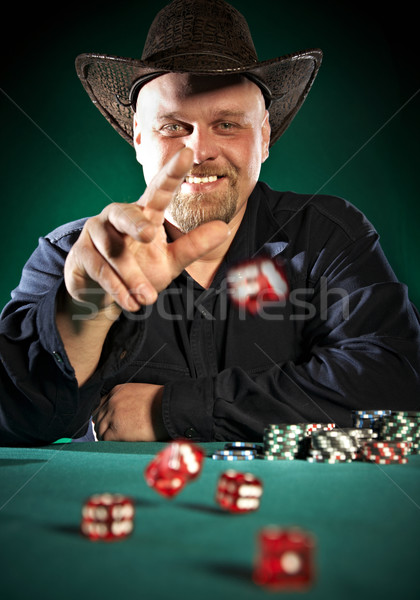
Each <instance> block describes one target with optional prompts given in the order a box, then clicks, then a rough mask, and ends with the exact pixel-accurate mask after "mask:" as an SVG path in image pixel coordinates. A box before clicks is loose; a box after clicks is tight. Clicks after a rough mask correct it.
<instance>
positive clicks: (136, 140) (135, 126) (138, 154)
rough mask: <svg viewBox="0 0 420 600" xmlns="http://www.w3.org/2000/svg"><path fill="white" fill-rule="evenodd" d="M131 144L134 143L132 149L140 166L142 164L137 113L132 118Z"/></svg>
mask: <svg viewBox="0 0 420 600" xmlns="http://www.w3.org/2000/svg"><path fill="white" fill-rule="evenodd" d="M133 143H134V149H135V151H136V157H137V160H138V162H139V163H140V164H142V161H141V151H140V150H141V133H140V125H139V122H138V118H137V113H134V118H133Z"/></svg>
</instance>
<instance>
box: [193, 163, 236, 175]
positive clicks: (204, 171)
mask: <svg viewBox="0 0 420 600" xmlns="http://www.w3.org/2000/svg"><path fill="white" fill-rule="evenodd" d="M214 175H215V176H217V177H231V178H235V177H236V176H237V170H236V169H235V168H234V167H228V166H224V167H219V168H218V167H214V166H211V167H210V166H203V165H201V166H197V167H195V168H194V167H193V168H192V169H191V170H190V171H188V173H187V174H186V177H211V176H214Z"/></svg>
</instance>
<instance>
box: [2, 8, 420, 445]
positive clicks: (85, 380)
mask: <svg viewBox="0 0 420 600" xmlns="http://www.w3.org/2000/svg"><path fill="white" fill-rule="evenodd" d="M212 4H214V6H213V7H212V10H211V11H210V12H211V22H210V21H209V20H208V14H209V2H208V0H206V1H205V2H203V1H192V0H175V1H174V2H172V3H171V4H169V5H168V6H167V7H165V8H164V9H163V10H162V11H161V12H160V13H159V14H158V16H157V17H156V19H155V21H154V22H153V24H152V26H151V28H150V31H149V35H148V38H147V41H146V45H145V49H144V52H143V56H142V59H141V60H133V59H122V58H118V57H108V56H97V55H93V54H88V55H81V56H80V57H78V59H77V61H76V68H77V72H78V74H79V77H80V78H81V81H82V83H83V85H84V86H85V89H86V90H87V92H88V93H89V95H90V97H91V99H92V100H93V101H94V102H95V104H96V106H97V107H98V108H99V110H100V111H101V113H102V114H103V115H104V116H105V117H106V118H107V120H108V121H109V122H110V123H111V124H112V125H113V127H114V128H115V129H116V130H117V131H118V132H119V133H120V134H121V135H122V136H123V137H124V138H125V139H126V140H127V141H129V142H130V143H132V144H133V146H134V148H135V151H136V156H137V159H138V161H139V162H140V163H141V165H142V167H143V171H144V176H145V180H146V183H147V189H146V191H145V192H144V194H143V196H142V197H141V198H140V200H139V201H138V202H137V203H134V204H116V203H114V204H111V205H109V206H107V207H106V208H105V209H104V210H103V211H102V213H101V214H100V215H98V216H96V217H93V218H90V219H83V220H81V221H78V222H76V223H70V224H68V225H65V226H63V227H60V228H59V229H57V230H56V231H55V232H53V233H51V234H50V235H49V236H46V238H44V239H42V240H41V242H40V246H39V247H38V249H37V250H36V251H35V253H34V254H33V256H32V257H31V258H30V260H29V261H28V263H27V265H26V266H25V269H24V272H23V275H22V280H21V283H20V286H19V288H18V289H17V290H15V292H14V295H13V299H12V301H11V302H10V303H9V304H8V305H7V306H6V307H5V309H4V311H3V315H2V324H1V327H2V328H1V338H0V343H1V355H2V369H1V382H2V383H1V386H2V390H1V391H2V393H1V399H0V439H1V443H3V444H28V443H29V444H36V443H46V442H52V441H54V440H55V439H57V438H59V437H63V436H66V437H73V438H79V437H80V436H82V435H84V434H85V432H86V430H87V428H88V425H89V422H90V420H91V418H92V419H93V422H94V424H95V430H96V433H97V436H98V438H99V439H101V440H102V439H103V440H125V441H150V440H156V439H157V440H165V439H170V438H176V437H182V436H183V437H188V438H190V439H192V440H195V441H210V440H229V439H248V440H260V439H261V437H262V433H263V429H264V426H265V425H266V424H268V423H273V422H278V423H279V422H290V423H293V422H301V421H309V422H330V421H334V422H336V423H337V424H339V425H341V426H349V425H351V411H352V410H353V409H360V408H368V409H371V408H397V409H401V410H403V409H409V410H418V408H419V400H418V398H419V391H420V352H419V349H420V343H419V342H420V327H419V317H418V313H417V311H416V309H415V308H414V307H413V306H412V305H411V303H410V301H409V299H408V296H407V293H406V289H405V288H404V286H402V285H401V284H399V283H398V281H397V280H396V278H395V275H394V274H393V273H392V271H391V268H390V266H389V265H388V263H387V261H386V259H385V257H384V256H383V253H382V251H381V249H380V247H379V244H378V236H377V234H376V232H375V231H374V229H373V227H372V226H371V224H370V223H368V222H367V220H366V219H365V218H364V216H363V215H361V214H360V213H359V212H358V211H357V210H356V209H355V208H354V207H352V206H351V205H349V204H348V203H346V202H345V201H343V200H341V199H338V198H332V197H327V196H319V197H309V196H301V195H296V194H291V193H281V192H275V191H273V190H271V189H270V188H269V187H268V186H267V185H265V184H263V183H261V182H258V178H259V173H260V167H261V164H262V163H263V162H264V161H265V160H266V159H267V157H268V153H269V147H270V145H272V144H273V143H274V142H276V141H277V140H278V139H279V137H280V136H281V134H282V133H283V132H284V131H285V129H286V128H287V126H288V125H289V124H290V122H291V120H292V119H293V118H294V116H295V114H296V112H297V111H298V109H299V107H300V106H301V104H302V102H303V101H304V99H305V97H306V95H307V93H308V92H309V89H310V87H311V85H312V83H313V81H314V78H315V76H316V74H317V71H318V69H319V66H320V61H321V52H320V51H319V50H312V51H307V52H301V53H296V54H295V55H291V56H286V57H280V58H278V59H274V60H272V61H266V62H264V63H259V62H258V60H257V57H256V54H255V50H254V47H253V43H252V40H251V37H250V33H249V30H248V26H247V24H246V22H245V21H244V19H243V17H242V16H241V15H240V14H239V13H238V12H237V11H236V10H235V9H234V8H233V7H231V6H230V5H228V4H226V3H225V2H223V1H222V0H215V1H214V2H213V3H212ZM259 256H268V257H269V258H270V259H273V261H275V264H282V265H284V268H285V270H286V272H287V279H288V285H289V295H288V297H287V298H283V299H281V300H279V301H278V302H275V303H271V304H270V303H264V302H262V303H261V305H260V307H259V310H258V311H257V312H256V313H255V314H254V313H247V312H246V311H242V310H240V309H238V308H237V307H236V306H235V305H234V304H233V302H231V301H230V297H229V294H228V290H227V276H228V273H229V269H230V268H231V267H236V266H237V265H238V264H241V261H244V260H249V259H255V257H259ZM237 268H238V267H237ZM238 269H239V272H240V269H241V267H239V268H238ZM401 392H402V393H401ZM89 435H91V432H90V430H89V431H88V434H87V438H86V439H89Z"/></svg>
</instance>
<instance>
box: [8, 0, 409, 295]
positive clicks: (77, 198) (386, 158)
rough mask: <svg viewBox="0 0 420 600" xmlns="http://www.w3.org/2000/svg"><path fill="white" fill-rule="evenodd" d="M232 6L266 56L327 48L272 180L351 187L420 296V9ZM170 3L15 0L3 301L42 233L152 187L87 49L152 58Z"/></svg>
mask: <svg viewBox="0 0 420 600" xmlns="http://www.w3.org/2000/svg"><path fill="white" fill-rule="evenodd" d="M232 3H233V4H234V5H235V6H236V7H237V8H238V9H239V10H240V11H241V12H242V13H243V14H244V15H245V17H246V18H247V19H248V22H249V24H250V28H251V31H252V33H253V36H254V40H255V44H256V47H257V51H258V54H259V58H260V59H269V58H273V57H275V56H280V55H282V54H286V53H289V52H294V51H297V50H303V49H306V48H311V47H320V48H322V49H323V50H324V53H325V57H324V63H323V66H322V68H321V71H320V74H319V75H318V78H317V80H316V82H315V85H314V87H313V90H312V91H311V93H310V95H309V98H308V100H307V101H306V103H305V104H304V106H303V108H302V109H301V111H300V113H299V115H298V116H297V118H296V120H295V121H294V122H293V124H292V125H291V127H290V128H289V129H288V131H287V132H286V134H285V135H284V136H283V137H282V138H281V140H280V141H279V142H277V144H276V146H275V147H274V148H273V149H272V150H271V156H270V159H269V161H268V163H267V164H266V165H264V168H263V172H262V178H263V179H264V180H266V181H267V182H268V183H269V184H270V185H272V186H273V187H275V188H277V189H289V190H294V191H297V192H304V193H306V192H308V193H315V192H323V193H331V194H336V195H340V196H343V197H345V198H347V199H348V200H349V201H350V202H352V203H354V204H355V205H356V206H358V207H359V208H360V209H361V210H363V211H364V212H365V214H366V215H367V217H368V218H369V219H370V220H371V221H372V222H373V223H374V224H375V226H376V227H377V229H378V231H379V233H380V235H381V239H382V245H383V248H384V249H385V252H386V254H387V255H388V258H389V260H390V262H391V264H392V266H393V268H394V270H395V271H396V273H397V275H398V277H399V278H400V279H401V280H402V281H403V282H405V283H406V284H408V286H409V289H410V295H411V298H412V300H413V301H414V302H415V303H416V305H417V306H420V280H419V278H418V275H417V274H418V270H419V269H418V264H419V262H420V243H419V233H418V226H419V223H420V218H419V217H420V209H419V203H418V186H417V176H418V170H419V144H418V135H419V107H420V102H419V100H420V94H419V95H418V96H414V94H415V93H416V91H417V90H419V88H420V78H419V69H418V67H417V65H416V62H417V61H416V57H415V52H414V50H415V48H414V45H415V39H416V36H417V33H416V30H415V22H416V18H415V17H414V14H413V10H410V9H408V7H407V5H405V4H404V3H403V2H399V3H398V5H392V4H389V3H388V8H385V7H381V6H380V4H376V3H369V1H367V2H365V3H364V5H363V8H362V7H360V8H358V7H357V5H356V4H354V3H349V4H344V3H337V2H329V1H328V2H313V1H310V2H309V1H308V0H301V1H299V2H293V3H292V2H290V3H285V2H273V1H271V2H251V1H248V0H236V1H233V2H232ZM42 4H43V5H44V6H45V4H44V3H42ZM165 4H166V1H165V0H163V1H162V0H161V1H158V2H150V1H147V2H132V1H128V2H119V3H117V2H115V3H112V4H111V3H108V2H98V3H96V2H85V3H83V4H80V5H78V4H77V3H62V4H57V5H53V7H52V8H42V7H40V5H41V3H37V4H35V3H32V4H29V5H28V6H26V7H25V8H23V7H22V5H21V4H20V3H15V4H14V6H12V7H11V12H10V13H9V15H8V17H7V19H6V17H5V16H4V17H3V23H2V25H3V36H2V38H3V41H2V46H3V50H2V75H1V90H2V93H1V94H0V103H1V123H2V137H1V139H2V143H1V166H2V174H1V185H2V192H3V193H2V202H1V212H2V220H1V222H2V235H1V242H0V243H1V259H0V260H1V262H0V266H1V280H0V282H1V283H0V304H1V305H2V306H3V305H4V304H5V303H6V302H7V301H8V299H9V293H10V290H11V289H12V288H13V287H15V286H16V285H17V284H18V281H19V278H20V271H21V268H22V266H23V264H24V262H25V260H26V258H27V257H28V256H29V254H30V253H31V252H32V250H33V249H34V247H35V246H36V243H37V239H38V236H40V235H43V234H45V233H47V232H48V231H50V230H51V229H53V228H54V227H56V226H57V225H59V224H61V223H63V222H66V221H70V220H73V219H76V218H78V217H82V216H87V215H91V214H95V213H97V212H99V211H100V210H101V209H102V207H104V206H105V205H106V204H107V203H109V202H110V201H111V200H112V201H134V200H136V199H137V198H138V197H139V196H140V194H141V193H142V190H143V187H144V182H143V177H142V172H141V169H140V167H139V165H138V164H137V163H136V161H135V158H134V152H133V150H132V148H131V146H130V145H129V144H127V143H126V142H125V141H124V140H123V139H122V138H121V137H120V136H119V135H118V134H117V133H116V132H115V131H114V130H113V129H112V127H111V126H110V125H108V123H107V122H106V121H105V119H104V118H103V117H101V115H100V113H99V112H98V111H97V109H96V108H95V107H94V106H93V105H92V104H91V102H90V100H89V98H88V96H87V94H86V93H85V91H84V90H83V88H82V86H81V84H80V82H79V81H78V79H77V76H76V73H75V70H74V59H75V57H76V55H77V54H79V53H81V52H90V51H93V52H103V53H108V54H117V55H122V56H140V54H141V51H142V48H143V43H144V39H145V36H146V33H147V30H148V27H149V25H150V23H151V21H152V18H153V17H154V15H155V13H156V12H157V10H158V9H160V8H161V7H162V6H164V5H165ZM48 6H51V5H48ZM396 10H398V12H396ZM8 33H11V34H12V36H11V37H7V34H8ZM6 39H7V41H6Z"/></svg>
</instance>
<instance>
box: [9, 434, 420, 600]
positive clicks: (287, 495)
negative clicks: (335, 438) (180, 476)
mask: <svg viewBox="0 0 420 600" xmlns="http://www.w3.org/2000/svg"><path fill="white" fill-rule="evenodd" d="M163 446H164V445H163V444H158V443H118V442H117V443H116V442H97V443H77V444H76V443H73V444H55V445H52V446H48V447H45V448H19V449H16V448H2V449H0V549H1V550H0V553H1V583H0V594H1V597H2V598H3V599H4V600H11V599H26V598H36V599H38V598H39V599H41V598H42V599H43V600H48V599H49V598H51V599H54V600H60V599H61V600H67V599H68V598H77V597H78V598H82V599H84V598H103V599H108V598H113V599H114V598H118V599H119V598H130V599H131V598H139V599H143V600H155V599H156V600H160V599H162V600H169V599H175V600H178V599H180V600H181V599H185V600H189V599H196V600H207V599H210V598H211V599H215V600H225V599H226V600H227V599H229V600H239V599H240V600H248V599H249V600H251V599H263V598H273V597H276V596H279V597H282V598H296V597H301V596H304V597H307V598H308V599H312V598H314V599H315V598H316V599H322V600H329V599H334V600H347V599H351V600H356V599H357V600H363V599H365V598H366V599H369V600H374V599H376V598H378V599H381V600H383V599H388V598H389V599H392V600H399V599H404V600H410V599H411V598H413V599H414V598H416V600H418V598H419V597H420V583H419V582H420V572H419V566H420V562H419V539H420V510H419V509H420V456H411V457H410V458H409V462H408V464H406V465H384V466H383V465H380V466H379V465H373V464H367V463H345V464H335V465H329V464H312V463H309V462H306V461H302V460H299V461H298V460H295V461H276V462H269V461H264V460H254V461H246V462H245V461H241V462H235V463H231V462H229V463H226V462H222V461H214V460H212V459H211V458H210V455H211V452H212V451H213V450H214V449H216V448H222V447H223V444H214V443H213V444H202V447H203V448H204V449H205V451H206V454H207V455H209V457H208V458H206V459H205V461H204V467H203V470H202V473H201V474H200V476H199V478H198V479H197V480H195V481H194V482H192V483H190V484H189V485H188V486H187V487H185V488H184V489H183V490H182V492H181V493H180V494H179V495H178V496H176V497H175V498H173V499H171V500H167V499H165V498H163V497H162V496H160V495H158V494H157V493H156V492H155V491H154V490H153V489H152V488H150V487H148V486H147V484H146V482H145V479H144V475H143V472H144V469H145V467H146V465H147V464H148V463H149V462H150V461H151V460H152V458H153V456H154V455H155V454H156V453H157V452H158V451H159V450H160V449H162V448H163ZM228 468H235V469H237V470H239V471H247V472H251V473H254V474H255V475H258V476H259V477H260V478H261V479H262V481H263V484H264V494H263V497H262V500H261V506H260V508H259V510H257V511H255V512H252V513H247V514H237V515H231V514H229V513H226V512H224V511H222V510H221V509H219V507H218V506H217V504H216V503H215V500H214V497H215V489H216V484H217V479H218V477H219V475H220V474H221V473H222V472H223V471H224V470H226V469H228ZM98 492H120V493H123V494H127V495H130V496H131V497H132V498H133V499H134V501H135V504H136V516H135V527H134V532H133V534H132V535H131V536H130V537H129V538H127V539H125V540H120V541H118V542H110V543H104V542H91V541H89V540H88V539H86V538H84V537H82V536H81V535H80V533H79V525H80V517H81V508H82V504H83V501H84V500H85V499H86V498H87V497H88V496H90V495H91V494H95V493H98ZM270 524H278V525H283V526H289V525H298V526H300V527H302V528H304V529H307V530H309V531H311V532H312V533H313V534H314V535H315V536H316V539H317V553H316V565H317V577H316V581H315V582H314V585H313V586H312V588H311V589H310V590H308V591H306V592H304V593H295V592H287V593H285V592H269V591H267V590H265V589H263V588H261V587H259V586H257V585H256V584H254V583H253V581H252V567H253V561H254V557H255V552H256V535H257V533H258V531H259V530H260V529H261V528H262V527H263V526H265V525H270Z"/></svg>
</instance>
